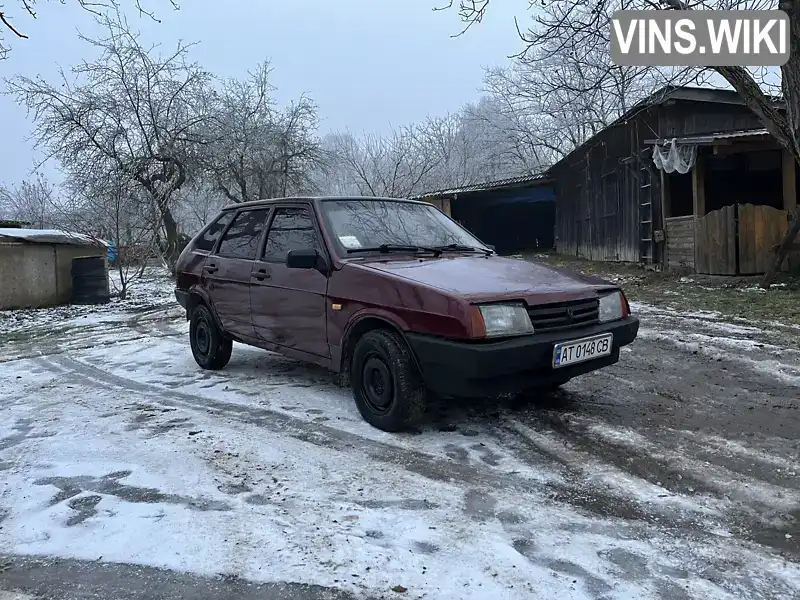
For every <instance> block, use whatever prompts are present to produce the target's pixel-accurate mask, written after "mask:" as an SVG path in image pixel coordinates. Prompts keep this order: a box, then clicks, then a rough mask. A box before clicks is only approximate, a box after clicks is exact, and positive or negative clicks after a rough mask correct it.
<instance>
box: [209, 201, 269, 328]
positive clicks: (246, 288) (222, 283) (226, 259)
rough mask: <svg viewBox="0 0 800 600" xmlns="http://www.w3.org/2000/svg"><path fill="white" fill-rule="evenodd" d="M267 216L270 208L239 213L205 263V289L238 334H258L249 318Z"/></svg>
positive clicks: (227, 325)
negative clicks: (253, 277)
mask: <svg viewBox="0 0 800 600" xmlns="http://www.w3.org/2000/svg"><path fill="white" fill-rule="evenodd" d="M268 215H269V209H268V208H261V209H255V210H242V211H240V212H238V213H237V214H236V216H235V217H234V219H233V221H232V222H231V224H230V226H228V229H227V230H226V231H225V233H224V234H223V236H222V239H221V240H220V242H219V246H218V248H217V251H216V252H215V253H214V254H211V255H209V256H208V257H207V258H206V261H205V264H204V265H203V279H204V284H205V288H206V290H207V291H208V294H209V297H210V299H211V302H212V304H213V305H214V310H215V311H216V313H217V316H218V317H219V320H220V322H221V323H222V327H223V328H224V329H225V331H226V332H227V333H229V334H231V335H234V336H237V337H242V338H250V339H252V338H254V337H255V333H254V331H253V322H252V320H251V318H250V276H251V273H252V270H253V261H254V259H255V258H256V254H257V252H258V249H259V248H260V247H261V241H262V237H263V234H264V229H265V226H266V222H267V216H268Z"/></svg>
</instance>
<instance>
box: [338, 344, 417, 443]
mask: <svg viewBox="0 0 800 600" xmlns="http://www.w3.org/2000/svg"><path fill="white" fill-rule="evenodd" d="M350 380H351V385H352V388H353V397H354V398H355V401H356V406H357V407H358V411H359V412H360V413H361V416H362V417H364V420H365V421H366V422H367V423H369V424H370V425H372V426H373V427H377V428H378V429H381V430H383V431H388V432H391V433H394V432H398V431H403V430H405V429H408V428H410V427H413V426H414V425H416V424H418V423H419V422H420V420H421V419H422V417H423V415H424V414H425V401H426V397H427V389H426V387H425V382H424V381H423V379H422V375H421V374H420V372H419V369H418V368H417V364H416V362H415V361H414V357H413V356H412V354H411V350H410V348H409V347H408V345H407V344H406V342H405V340H403V338H402V337H400V336H399V335H398V334H397V333H395V332H393V331H388V330H384V329H377V330H373V331H369V332H367V333H365V334H364V335H363V336H362V337H361V339H360V340H358V343H357V344H356V347H355V350H354V351H353V358H352V361H351V362H350Z"/></svg>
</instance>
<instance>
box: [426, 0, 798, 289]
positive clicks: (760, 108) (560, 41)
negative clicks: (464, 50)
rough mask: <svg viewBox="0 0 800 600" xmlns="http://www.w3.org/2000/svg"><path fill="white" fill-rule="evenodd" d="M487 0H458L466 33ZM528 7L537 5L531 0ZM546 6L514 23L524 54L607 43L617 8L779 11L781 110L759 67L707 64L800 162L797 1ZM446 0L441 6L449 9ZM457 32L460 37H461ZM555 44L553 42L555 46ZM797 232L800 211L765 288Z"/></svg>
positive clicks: (653, 0) (599, 0)
mask: <svg viewBox="0 0 800 600" xmlns="http://www.w3.org/2000/svg"><path fill="white" fill-rule="evenodd" d="M490 1H491V0H459V2H458V11H459V14H460V16H461V18H462V20H463V22H464V23H465V28H464V29H463V30H462V32H461V33H464V32H465V31H466V30H468V29H469V28H470V27H471V26H472V25H474V24H475V23H478V22H480V21H481V20H482V19H483V17H484V16H485V14H486V11H487V9H488V7H489V4H490ZM528 4H529V6H535V3H533V2H529V3H528ZM544 4H545V5H546V6H547V7H548V10H538V9H537V12H535V13H534V16H533V25H532V26H531V27H530V28H528V29H527V30H525V31H523V30H522V29H521V28H520V27H519V24H518V25H517V28H518V31H519V32H520V37H521V38H522V41H523V43H524V46H525V48H524V50H523V52H522V53H521V55H525V54H526V53H529V52H531V51H535V49H536V48H537V47H539V46H542V45H546V44H548V43H549V44H550V48H551V49H552V50H553V51H554V52H556V53H560V52H561V51H562V49H563V48H568V47H570V46H574V45H578V46H579V47H582V46H585V45H587V44H588V47H589V48H592V47H599V45H601V44H607V43H608V42H609V39H608V38H609V35H610V28H609V27H608V16H609V15H610V14H613V12H614V11H616V10H617V9H622V8H625V9H627V10H693V9H700V10H744V9H747V10H768V9H776V8H777V9H780V10H782V11H784V12H786V14H787V15H788V17H789V21H790V26H789V36H790V39H789V47H790V48H791V49H792V50H793V51H792V52H791V53H790V56H789V59H788V61H787V62H786V64H784V65H783V66H782V67H781V68H780V75H781V76H780V91H781V94H782V97H783V100H784V101H785V106H786V108H785V110H781V109H779V107H778V106H777V105H776V103H775V102H774V98H773V96H772V93H771V92H772V90H771V89H770V88H771V85H772V84H771V82H770V80H769V79H768V78H767V77H765V75H767V73H766V72H765V71H764V70H762V69H747V68H744V67H731V66H727V67H726V66H723V67H709V70H711V71H713V72H715V73H717V74H718V75H720V76H721V77H722V78H724V80H725V81H726V82H727V83H728V84H729V85H730V86H731V87H733V89H735V90H736V91H737V92H738V93H739V95H740V97H741V98H742V101H743V102H744V103H745V104H746V105H747V106H748V107H749V108H750V109H751V110H752V111H753V112H754V113H755V114H756V115H757V116H758V117H759V118H760V120H761V122H762V123H763V125H764V127H765V128H766V129H767V131H769V132H770V133H771V134H772V135H773V136H774V137H775V139H777V140H778V142H779V143H780V144H781V145H782V146H783V147H784V148H786V149H787V150H788V151H789V152H791V153H792V156H794V158H795V161H796V162H800V52H799V51H796V50H798V49H800V2H798V1H797V0H691V1H689V0H596V1H594V2H591V3H586V2H585V1H584V0H549V1H548V2H544ZM454 6H455V4H454V2H453V0H450V1H449V2H448V3H447V4H446V5H444V6H441V7H440V9H448V8H453V7H454ZM461 33H459V34H458V35H460V34H461ZM553 44H555V45H553ZM798 233H800V209H798V210H797V211H796V213H795V215H794V217H793V219H792V221H791V223H790V225H789V228H788V231H787V233H786V236H785V237H784V239H783V241H782V242H781V244H780V246H779V248H778V251H777V252H776V254H775V258H774V259H773V261H772V262H771V264H770V266H769V268H768V269H767V272H766V273H765V275H764V278H763V280H762V286H763V287H765V288H768V287H769V286H770V285H771V283H772V281H773V280H774V278H775V275H776V273H777V272H778V270H779V269H780V266H781V263H782V262H783V260H784V259H785V257H786V255H787V254H788V252H789V250H790V248H791V247H792V244H793V242H794V240H795V238H796V237H797V235H798Z"/></svg>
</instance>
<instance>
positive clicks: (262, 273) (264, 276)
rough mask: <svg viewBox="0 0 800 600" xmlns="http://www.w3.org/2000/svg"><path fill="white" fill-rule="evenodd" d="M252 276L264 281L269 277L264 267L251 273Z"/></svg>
mask: <svg viewBox="0 0 800 600" xmlns="http://www.w3.org/2000/svg"><path fill="white" fill-rule="evenodd" d="M253 277H255V278H256V279H258V280H259V281H264V280H265V279H269V278H270V277H271V275H270V274H269V273H267V270H266V269H259V270H258V271H256V272H255V273H254V274H253Z"/></svg>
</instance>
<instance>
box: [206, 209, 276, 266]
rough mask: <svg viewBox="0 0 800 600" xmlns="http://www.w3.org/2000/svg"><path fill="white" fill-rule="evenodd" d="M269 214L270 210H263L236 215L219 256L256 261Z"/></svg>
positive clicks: (220, 246)
mask: <svg viewBox="0 0 800 600" xmlns="http://www.w3.org/2000/svg"><path fill="white" fill-rule="evenodd" d="M268 213H269V209H261V210H248V211H243V212H240V213H239V214H238V215H236V219H234V221H233V223H232V224H231V226H230V228H229V229H228V231H227V232H225V237H223V238H222V242H220V245H219V251H218V252H217V254H219V255H220V256H226V257H228V258H248V259H255V257H256V252H258V244H259V242H260V241H261V234H262V233H263V232H264V226H265V223H266V220H267V214H268Z"/></svg>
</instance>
